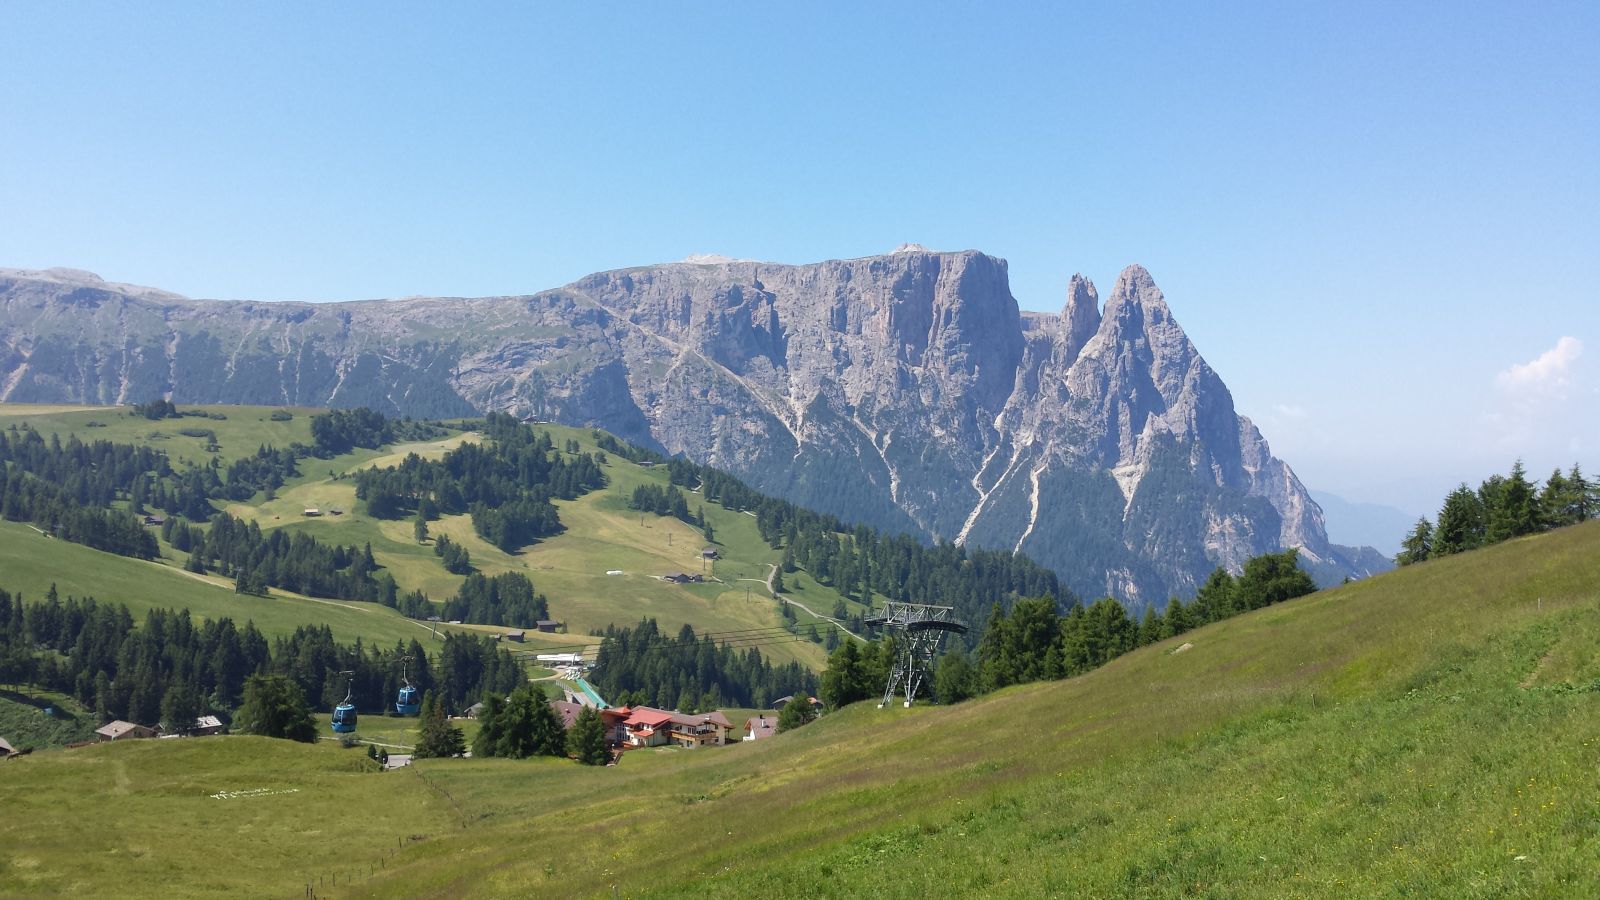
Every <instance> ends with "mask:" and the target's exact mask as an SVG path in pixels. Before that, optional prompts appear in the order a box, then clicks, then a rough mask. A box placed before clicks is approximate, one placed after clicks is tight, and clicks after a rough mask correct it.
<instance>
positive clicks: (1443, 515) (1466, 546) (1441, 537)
mask: <svg viewBox="0 0 1600 900" xmlns="http://www.w3.org/2000/svg"><path fill="white" fill-rule="evenodd" d="M1483 535H1484V516H1483V501H1482V499H1481V498H1480V497H1479V496H1478V494H1476V493H1474V492H1473V491H1472V489H1471V488H1469V487H1467V486H1466V485H1465V484H1461V485H1458V486H1457V487H1456V489H1455V490H1453V491H1451V492H1450V494H1449V496H1447V497H1445V500H1444V506H1443V507H1442V508H1441V509H1440V510H1439V520H1438V524H1437V525H1436V526H1435V527H1434V529H1433V548H1432V552H1431V554H1430V555H1431V556H1449V555H1450V554H1452V553H1461V552H1464V551H1467V550H1471V549H1473V548H1475V547H1480V546H1482V545H1483Z"/></svg>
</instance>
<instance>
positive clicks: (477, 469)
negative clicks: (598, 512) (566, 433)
mask: <svg viewBox="0 0 1600 900" xmlns="http://www.w3.org/2000/svg"><path fill="white" fill-rule="evenodd" d="M484 432H485V434H486V436H487V437H488V438H489V441H488V442H487V443H485V444H463V445H462V446H460V447H457V448H455V449H454V450H451V451H450V452H449V453H447V454H445V456H444V458H443V459H439V460H427V459H423V458H422V457H420V456H417V455H416V454H411V455H408V456H407V457H406V458H405V459H404V460H403V461H401V463H400V464H399V465H398V466H392V467H389V468H385V469H365V470H363V471H362V472H361V473H360V474H359V475H358V476H357V477H356V496H357V497H359V498H360V499H361V500H363V501H365V502H366V504H367V512H368V513H369V514H371V515H372V516H374V517H375V518H380V519H398V518H404V517H408V516H415V517H417V518H419V519H421V520H422V521H423V522H424V523H426V522H428V521H431V520H432V519H435V518H437V517H438V516H440V515H456V514H460V513H469V512H470V513H471V514H472V526H473V529H474V530H475V531H476V532H477V533H478V534H479V535H480V536H481V537H483V539H484V540H487V541H489V542H490V543H492V544H494V545H495V546H496V547H499V548H500V549H502V550H506V551H508V552H509V551H512V550H515V549H517V548H518V547H522V546H526V545H527V544H530V543H532V542H533V541H535V540H538V539H539V538H541V537H547V536H549V535H552V534H556V533H558V532H559V531H560V528H561V524H560V518H559V517H558V516H557V514H556V508H555V505H554V504H552V503H551V502H550V501H551V500H552V499H556V498H560V499H568V500H570V499H575V498H577V497H579V496H581V495H582V494H584V493H587V492H588V491H591V490H595V489H596V488H599V487H602V486H604V484H605V475H604V474H603V473H602V472H601V470H600V464H599V462H598V461H597V460H596V459H595V458H594V457H593V456H591V455H589V454H582V453H580V454H568V455H564V454H562V453H561V452H559V451H558V450H556V448H555V444H554V442H553V441H552V440H551V438H550V433H549V432H548V431H542V432H535V431H534V430H533V428H531V427H529V426H527V425H524V424H522V423H521V422H518V421H517V420H516V419H515V418H513V417H511V416H508V415H503V414H498V413H496V414H491V415H490V416H488V417H487V418H486V419H485V420H484Z"/></svg>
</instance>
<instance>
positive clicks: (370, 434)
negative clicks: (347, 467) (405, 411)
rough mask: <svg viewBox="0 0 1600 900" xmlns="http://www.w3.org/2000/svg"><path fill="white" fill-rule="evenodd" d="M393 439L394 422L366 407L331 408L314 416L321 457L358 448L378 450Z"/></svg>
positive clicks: (313, 429)
mask: <svg viewBox="0 0 1600 900" xmlns="http://www.w3.org/2000/svg"><path fill="white" fill-rule="evenodd" d="M394 439H395V430H394V423H393V422H392V421H390V419H389V418H388V417H387V416H385V415H384V414H383V413H380V412H376V411H374V410H370V409H366V408H365V407H363V408H361V409H335V410H329V411H328V412H326V413H321V414H319V415H315V416H312V417H311V441H312V446H313V447H315V449H316V452H317V455H319V456H336V455H338V454H340V453H349V452H350V451H351V450H354V449H355V448H357V447H362V448H365V449H368V450H376V449H377V448H379V447H382V446H383V445H384V444H392V443H394Z"/></svg>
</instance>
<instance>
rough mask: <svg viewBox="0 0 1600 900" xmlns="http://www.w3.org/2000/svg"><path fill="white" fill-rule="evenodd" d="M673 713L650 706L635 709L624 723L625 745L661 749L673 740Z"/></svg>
mask: <svg viewBox="0 0 1600 900" xmlns="http://www.w3.org/2000/svg"><path fill="white" fill-rule="evenodd" d="M671 724H672V713H669V712H663V711H661V710H659V709H651V708H650V707H648V706H637V707H634V709H633V711H632V712H630V713H629V714H628V717H627V718H626V719H624V720H623V721H622V727H623V730H624V733H625V735H626V736H625V738H624V743H626V744H627V745H628V746H630V747H660V746H662V745H663V744H666V743H667V742H668V741H669V740H671V732H670V730H669V728H668V726H670V725H671Z"/></svg>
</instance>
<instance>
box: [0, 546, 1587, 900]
mask: <svg viewBox="0 0 1600 900" xmlns="http://www.w3.org/2000/svg"><path fill="white" fill-rule="evenodd" d="M1597 551H1600V523H1591V524H1588V525H1585V526H1580V527H1577V528H1570V529H1566V530H1563V531H1558V532H1553V533H1550V534H1546V535H1542V536H1538V537H1533V538H1527V539H1522V540H1517V541H1513V542H1509V543H1506V544H1501V545H1498V546H1495V547H1491V548H1489V549H1486V550H1481V551H1477V552H1474V553H1470V554H1466V555H1463V556H1459V557H1452V558H1448V559H1444V560H1439V561H1435V562H1430V563H1425V564H1423V565H1419V566H1413V567H1409V568H1406V569H1402V570H1400V571H1398V572H1395V573H1392V574H1389V575H1385V576H1382V577H1379V578H1375V579H1372V580H1370V581H1366V582H1359V583H1356V584H1351V585H1347V586H1345V587H1342V588H1338V589H1334V590H1328V591H1323V592H1321V593H1318V594H1315V595H1312V596H1310V597H1306V598H1302V599H1300V600H1295V601H1291V602H1289V603H1285V604H1282V605H1280V606H1274V607H1270V608H1267V609H1263V610H1259V611H1257V612H1254V613H1250V614H1247V615H1244V616H1240V617H1237V618H1234V619H1230V620H1227V621H1224V622H1220V623H1217V624H1214V625H1211V626H1207V627H1205V628H1202V629H1199V630H1197V631H1194V632H1190V633H1189V634H1186V635H1183V636H1182V637H1180V638H1177V639H1174V640H1173V641H1169V642H1166V643H1163V644H1158V645H1154V646H1151V647H1147V648H1145V649H1142V650H1140V651H1137V652H1135V653H1132V654H1129V655H1127V656H1125V657H1122V658H1120V659H1118V660H1116V661H1115V662H1113V663H1111V664H1110V665H1108V666H1106V667H1104V668H1102V669H1100V670H1098V671H1095V672H1092V673H1090V674H1088V675H1085V676H1082V677H1079V678H1075V679H1071V680H1068V681H1064V682H1055V683H1043V684H1034V685H1027V686H1023V687H1019V688H1014V689H1010V690H1007V691H1005V692H1002V693H1000V694H998V695H994V696H991V697H988V698H985V699H981V700H977V701H973V702H969V703H966V704H962V705H959V706H955V707H951V708H936V707H918V708H915V709H911V710H902V709H887V710H878V709H876V708H874V707H873V705H872V704H870V703H866V704H858V705H856V706H853V707H851V708H848V709H846V710H843V711H841V712H839V713H836V714H834V715H831V716H827V717H825V718H823V719H822V720H820V721H819V722H817V723H815V724H813V725H810V726H807V727H806V728H804V729H803V730H801V731H798V732H795V733H793V734H787V735H780V736H779V737H777V738H774V739H772V740H770V741H765V742H762V743H760V744H755V745H746V746H738V747H732V748H726V749H722V750H709V749H708V750H698V751H643V752H634V753H630V754H629V755H628V756H627V757H626V758H625V759H624V761H623V763H622V765H621V766H619V767H617V768H609V769H586V768H583V767H580V766H576V765H573V764H570V763H565V762H560V761H531V762H516V761H507V760H479V761H470V760H469V761H462V760H451V761H429V762H423V763H420V764H419V765H418V766H417V767H416V768H415V770H414V771H412V772H408V773H405V774H404V775H401V776H399V777H394V776H393V775H385V776H374V775H364V774H357V773H355V772H353V771H347V770H342V769H341V768H340V765H339V763H343V762H344V761H345V760H348V759H349V757H347V756H346V757H341V756H339V755H338V754H339V753H340V751H337V750H334V749H332V748H327V747H318V748H302V747H296V746H289V745H284V744H268V742H264V741H259V740H255V739H249V738H230V739H222V740H215V739H197V740H191V741H178V742H162V743H161V744H156V743H153V742H152V743H145V744H142V745H137V746H110V747H98V748H93V749H90V750H88V751H52V752H49V753H39V754H35V755H34V756H32V757H28V758H25V759H22V760H19V761H13V762H11V763H7V764H5V768H4V769H0V807H4V808H6V809H7V810H8V811H9V810H12V809H18V810H20V811H21V814H20V815H13V816H6V817H4V818H3V819H0V847H3V848H4V849H3V850H0V883H16V884H24V885H26V886H27V887H26V892H27V893H32V894H40V895H51V894H61V893H67V892H69V891H74V892H75V891H80V890H86V889H101V890H113V891H115V892H117V893H121V894H125V895H130V896H142V895H151V896H154V895H162V896H197V895H202V894H208V893H222V892H225V891H231V892H234V893H254V894H269V895H276V894H283V895H288V894H292V893H294V892H296V891H303V890H304V886H305V882H306V879H307V877H308V874H305V873H307V872H308V870H311V869H315V868H317V867H319V866H321V867H327V866H331V865H334V863H333V861H334V860H338V861H339V862H340V863H341V864H342V865H343V867H344V869H345V871H346V876H345V877H346V878H348V877H349V875H351V874H359V877H358V878H357V880H356V882H355V883H354V884H347V883H346V882H344V881H341V884H340V887H339V889H338V890H337V891H335V890H333V889H332V888H331V887H329V886H324V887H322V888H319V889H318V894H317V895H318V896H319V897H328V896H335V897H343V896H375V897H390V896H433V897H456V896H464V895H470V896H519V897H520V896H639V895H652V894H674V895H681V894H690V893H693V894H696V895H717V896H733V895H749V894H752V893H754V894H759V895H777V896H789V897H812V896H852V897H854V896H902V897H927V896H941V897H943V896H975V895H981V896H1014V897H1036V896H1049V895H1055V896H1128V897H1147V896H1173V897H1177V896H1219V897H1232V896H1243V897H1284V896H1310V897H1347V896H1401V895H1405V896H1429V897H1433V896H1441V897H1505V896H1528V897H1580V896H1581V897H1586V896H1595V895H1596V893H1597V890H1600V875H1597V873H1600V775H1597V773H1600V692H1597V690H1596V685H1597V682H1600V552H1597ZM1180 648H1186V649H1182V650H1181V652H1179V651H1180ZM170 745H177V746H170ZM296 760H299V762H296ZM247 783H248V784H247ZM236 784H237V786H241V787H242V786H250V787H255V786H261V787H275V786H280V785H282V786H288V785H291V784H292V785H297V786H304V787H315V788H316V790H313V791H308V792H306V793H304V794H301V795H282V796H281V797H278V796H275V797H268V798H264V799H262V800H259V801H250V802H249V803H243V802H241V803H237V804H235V805H231V806H230V805H228V804H227V803H223V802H221V801H210V802H211V803H212V804H213V805H211V806H207V805H206V804H204V803H200V802H199V801H198V800H196V799H195V797H197V796H198V797H203V796H204V794H205V792H207V791H208V790H216V789H217V788H214V787H212V786H213V785H216V786H218V787H232V786H235V785H236ZM85 785H94V786H95V789H93V790H86V789H85ZM280 800H282V802H281V803H279V802H278V801H280ZM269 803H275V804H276V805H273V806H269V805H268V804H269ZM15 804H22V805H15ZM196 804H199V805H198V806H197V805H196ZM108 809H109V813H107V812H106V811H107V810H108ZM402 811H403V813H402ZM199 812H204V816H203V817H197V816H196V814H197V813H199ZM102 813H105V815H102ZM274 813H275V814H274ZM402 814H403V815H404V816H405V817H406V822H407V823H408V824H407V825H406V826H405V830H408V831H410V832H413V833H417V834H425V835H427V836H428V837H427V838H426V839H425V840H419V841H415V842H412V843H410V844H409V845H408V847H407V849H406V850H405V851H404V852H403V853H402V854H401V855H400V856H398V857H396V858H388V857H387V856H386V854H387V847H388V846H392V845H393V843H394V834H393V832H394V828H392V827H391V823H392V822H394V821H395V819H396V817H397V816H399V815H402ZM67 823H74V826H75V827H73V826H69V825H68V824H67ZM83 823H93V825H92V827H88V828H84V827H83ZM356 823H365V825H361V826H358V825H357V824H356ZM140 829H143V830H144V831H145V832H146V833H150V832H154V833H159V834H160V835H161V839H160V840H159V841H157V840H155V839H153V838H146V837H141V836H140ZM78 831H87V832H88V833H87V834H81V835H80V834H77V833H76V832H78ZM202 848H203V849H202ZM263 861H266V862H267V863H269V864H267V865H263V864H262V862H263ZM368 872H370V873H371V874H365V873H368Z"/></svg>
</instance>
